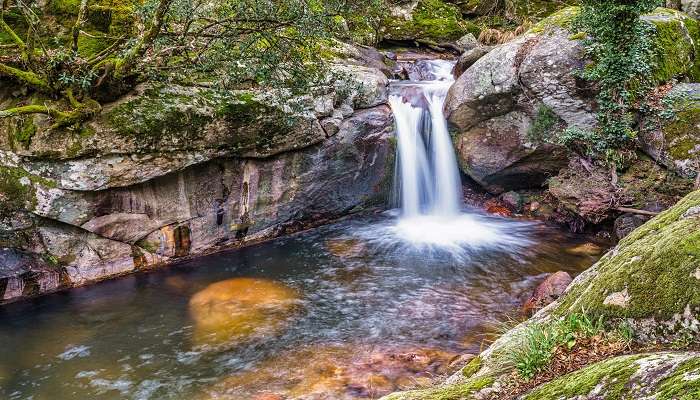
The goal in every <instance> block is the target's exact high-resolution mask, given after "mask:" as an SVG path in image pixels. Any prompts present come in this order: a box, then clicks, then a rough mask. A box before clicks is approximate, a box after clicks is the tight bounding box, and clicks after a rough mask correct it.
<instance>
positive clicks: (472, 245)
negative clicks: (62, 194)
mask: <svg viewBox="0 0 700 400" xmlns="http://www.w3.org/2000/svg"><path fill="white" fill-rule="evenodd" d="M394 218H395V217H393V216H391V215H389V214H387V213H385V214H381V215H372V216H364V217H357V218H353V219H349V220H346V221H343V222H339V223H336V224H333V225H329V226H325V227H321V228H318V229H315V230H311V231H307V232H303V233H300V234H297V235H294V236H290V237H286V238H281V239H277V240H274V241H270V242H266V243H263V244H259V245H256V246H252V247H248V248H244V249H239V250H234V251H228V252H223V253H218V254H215V255H210V256H206V257H201V258H198V259H195V260H191V261H187V262H185V263H182V264H179V265H176V266H172V267H169V268H164V269H162V270H158V271H153V272H149V273H140V274H136V275H132V276H128V277H124V278H121V279H117V280H112V281H107V282H103V283H99V284H96V285H93V286H89V287H84V288H77V289H72V290H69V291H65V292H62V293H56V294H53V295H49V296H45V297H41V298H38V299H34V300H28V301H24V302H20V303H15V304H9V305H6V306H4V307H1V308H0V346H1V347H2V349H3V350H2V351H1V352H0V398H8V399H26V398H32V399H53V400H59V399H76V398H80V399H88V398H89V399H112V398H133V399H210V398H226V399H256V398H263V397H261V396H262V395H264V394H271V393H276V394H279V395H282V396H287V397H288V398H306V399H355V398H377V397H379V396H381V395H382V394H385V393H387V392H389V391H392V390H399V389H406V388H410V387H415V386H420V385H422V384H426V383H427V382H428V381H429V380H430V379H431V378H433V377H435V376H437V375H440V374H445V373H448V372H449V371H450V369H451V368H455V365H457V364H458V361H455V360H457V355H458V354H460V353H467V352H472V353H474V352H478V350H479V348H480V347H481V346H482V342H483V341H484V340H485V339H488V337H489V334H491V333H493V332H495V331H497V330H499V329H500V328H499V324H502V323H503V322H504V321H507V320H509V319H511V318H518V310H519V308H520V305H521V304H522V302H523V300H524V299H525V298H526V297H527V296H528V295H529V294H530V293H531V292H532V290H533V288H534V286H536V284H537V283H538V282H539V281H541V279H542V278H543V277H544V274H546V273H548V272H554V271H557V270H565V271H569V272H571V273H578V272H580V271H581V270H583V269H585V268H586V267H588V266H590V265H591V264H592V263H593V262H594V261H595V259H596V257H597V255H591V254H590V253H591V252H590V251H583V252H582V251H579V250H577V249H578V248H580V247H577V246H580V245H581V244H582V243H583V242H584V241H585V238H582V237H574V236H571V235H568V234H566V233H564V232H562V231H559V230H556V229H553V228H548V227H545V226H543V225H541V224H537V223H529V222H517V221H511V220H505V219H501V218H496V217H491V216H485V215H481V214H470V216H469V221H466V222H465V221H462V222H463V223H464V225H463V226H462V227H461V228H460V227H459V226H455V227H454V229H453V230H455V232H451V233H450V234H452V235H455V234H458V233H459V231H460V229H473V231H470V232H469V235H472V237H471V239H465V240H464V241H462V242H458V243H457V244H455V243H452V242H451V245H450V246H448V248H447V249H445V247H444V246H443V243H441V240H440V236H439V233H438V232H436V229H437V228H435V226H438V227H439V224H437V225H431V224H430V223H425V229H421V226H422V225H421V224H422V222H420V221H418V223H417V224H412V225H411V226H410V227H408V228H406V227H403V228H402V227H400V226H399V225H397V224H396V223H395V222H396V221H395V219H394ZM414 222H415V221H414ZM406 229H408V230H406ZM438 231H439V229H438ZM406 235H409V236H410V237H408V238H406ZM431 235H432V236H431ZM482 235H488V237H487V239H488V240H482V239H480V237H481V236H482ZM467 236H468V235H467Z"/></svg>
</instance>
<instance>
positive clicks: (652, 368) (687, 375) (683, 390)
mask: <svg viewBox="0 0 700 400" xmlns="http://www.w3.org/2000/svg"><path fill="white" fill-rule="evenodd" d="M698 397H700V353H692V352H691V353H670V352H669V353H652V354H637V355H630V356H620V357H616V358H612V359H609V360H605V361H601V362H598V363H595V364H592V365H589V366H587V367H585V368H583V369H580V370H578V371H575V372H572V373H570V374H567V375H564V376H562V377H560V378H558V379H555V380H553V381H551V382H548V383H545V384H543V385H541V386H539V387H537V388H535V389H534V390H532V391H530V392H529V393H528V394H526V395H524V396H522V397H521V398H522V399H523V400H543V399H580V400H584V399H641V398H645V399H657V400H671V399H696V398H698Z"/></svg>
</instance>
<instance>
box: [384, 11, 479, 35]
mask: <svg viewBox="0 0 700 400" xmlns="http://www.w3.org/2000/svg"><path fill="white" fill-rule="evenodd" d="M392 14H393V15H391V16H389V17H387V18H386V19H385V20H384V21H383V24H382V25H383V26H382V36H383V38H384V39H388V40H397V41H417V42H422V43H435V44H438V43H446V42H451V41H455V40H457V39H459V38H461V37H462V36H464V35H466V34H467V33H472V34H473V35H474V36H479V32H480V28H479V27H478V26H477V25H475V24H473V23H471V22H469V21H466V20H464V19H462V15H461V13H460V11H459V9H457V7H455V6H454V5H452V4H446V3H444V2H442V1H441V0H420V1H418V2H417V4H416V5H415V8H412V9H411V8H410V6H409V9H408V10H399V9H395V10H394V12H393V13H392Z"/></svg>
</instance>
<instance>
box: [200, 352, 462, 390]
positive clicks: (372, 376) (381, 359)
mask: <svg viewBox="0 0 700 400" xmlns="http://www.w3.org/2000/svg"><path fill="white" fill-rule="evenodd" d="M458 359H459V357H458V356H457V355H456V354H454V353H451V352H448V351H443V350H438V349H431V348H415V349H411V348H402V349H372V348H367V347H364V346H361V345H359V346H354V345H352V344H350V345H348V346H320V347H319V346H315V347H314V348H300V349H295V350H292V351H290V352H285V353H282V354H280V355H279V356H278V357H275V358H272V359H269V360H265V361H263V362H262V363H261V365H260V366H259V368H257V369H256V371H255V372H244V373H239V374H235V375H233V376H230V377H228V378H226V379H224V380H222V381H221V382H219V383H217V384H215V385H213V386H212V387H210V388H208V389H207V390H206V391H205V392H206V395H204V396H202V397H203V398H207V399H210V398H211V399H215V398H236V399H238V398H250V397H251V396H250V393H260V392H269V393H274V394H275V395H277V396H281V397H282V398H293V399H304V400H307V399H308V400H312V399H313V400H350V399H356V398H378V397H381V396H383V395H386V394H388V393H390V392H391V391H393V390H397V389H399V388H405V387H416V386H418V385H421V384H430V383H431V382H432V377H433V376H435V375H437V374H445V373H449V372H452V371H454V369H451V368H452V367H454V365H453V363H457V364H458V365H461V364H462V363H464V362H466V360H465V359H462V360H461V361H458ZM299 360H304V362H303V363H301V364H300V362H299ZM451 366H452V367H451ZM280 370H283V371H284V373H283V374H280ZM280 377H282V379H280ZM253 398H255V397H253Z"/></svg>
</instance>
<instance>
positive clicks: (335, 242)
mask: <svg viewBox="0 0 700 400" xmlns="http://www.w3.org/2000/svg"><path fill="white" fill-rule="evenodd" d="M325 244H326V249H327V250H328V251H329V252H330V253H331V254H332V255H334V256H336V257H340V258H348V257H359V256H362V255H363V254H364V253H365V252H366V248H365V244H364V243H362V242H361V241H359V240H358V239H328V240H326V243H325Z"/></svg>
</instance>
